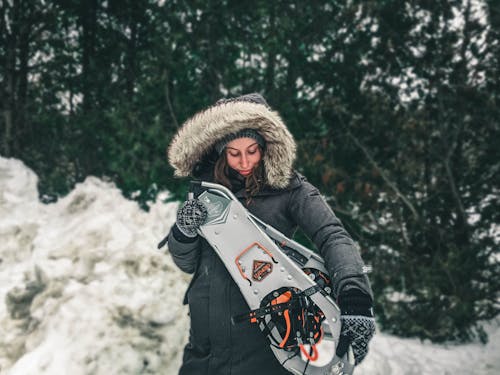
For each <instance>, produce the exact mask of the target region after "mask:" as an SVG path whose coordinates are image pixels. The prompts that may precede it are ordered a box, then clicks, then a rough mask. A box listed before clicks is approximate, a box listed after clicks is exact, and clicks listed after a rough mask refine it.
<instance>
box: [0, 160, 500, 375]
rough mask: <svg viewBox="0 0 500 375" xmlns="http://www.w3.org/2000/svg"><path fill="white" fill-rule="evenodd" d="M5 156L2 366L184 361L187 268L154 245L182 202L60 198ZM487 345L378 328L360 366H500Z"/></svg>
mask: <svg viewBox="0 0 500 375" xmlns="http://www.w3.org/2000/svg"><path fill="white" fill-rule="evenodd" d="M36 182H37V177H36V175H34V173H33V172H32V171H30V170H29V169H28V168H26V167H25V166H24V165H23V164H22V163H21V162H20V161H17V160H14V159H5V158H1V157H0V238H1V241H0V374H6V375H65V374H73V375H79V374H82V375H83V374H95V375H99V374H106V375H108V374H121V375H122V374H123V375H127V374H159V375H174V374H176V373H177V369H178V367H179V365H180V360H181V355H182V348H183V346H184V344H185V342H186V338H187V334H188V330H189V321H188V317H187V309H186V307H185V306H182V297H183V294H184V291H185V289H186V287H187V283H188V281H189V277H188V276H187V275H184V274H182V273H181V272H180V271H179V270H178V269H177V268H176V267H175V265H174V264H173V263H172V261H171V258H170V257H169V256H168V255H166V254H165V253H163V252H159V251H157V250H156V244H157V242H158V241H159V240H160V239H161V238H163V236H164V235H165V233H166V231H167V230H168V228H169V227H170V225H171V224H172V223H173V221H174V220H175V212H176V208H177V204H174V203H169V204H164V203H161V199H159V200H158V202H157V203H156V204H154V205H153V206H152V207H151V210H150V212H148V213H145V212H143V211H141V210H140V209H139V208H138V206H137V205H136V204H135V203H134V202H131V201H128V200H126V199H124V198H123V197H122V196H121V194H120V192H119V190H118V189H116V187H114V186H113V185H112V184H108V183H105V182H102V181H101V180H98V179H96V178H91V177H90V178H88V179H87V180H86V181H85V182H84V183H82V184H79V185H78V186H77V187H76V188H75V189H74V190H73V191H72V192H71V193H70V194H69V195H68V196H67V197H65V198H63V199H61V200H59V201H58V202H57V203H54V204H50V205H44V204H41V203H39V202H38V192H37V189H36ZM489 331H490V343H489V344H488V345H486V346H483V345H480V344H469V345H460V346H452V347H449V348H447V347H445V346H438V345H432V344H422V343H421V342H420V341H418V340H404V339H399V338H396V337H393V336H388V335H385V334H381V333H378V334H377V335H376V336H375V338H374V339H373V341H372V343H371V345H370V347H371V350H370V353H369V355H368V357H367V358H366V359H365V361H364V362H363V363H362V364H361V365H360V366H359V367H358V368H357V369H356V371H355V374H356V375H382V374H383V375H390V374H398V375H400V374H402V375H405V374H406V375H410V374H419V375H422V374H432V375H435V374H453V375H460V374H464V375H465V374H471V373H472V374H480V375H493V374H499V373H500V355H499V354H498V353H500V329H499V328H498V323H492V324H491V327H490V329H489Z"/></svg>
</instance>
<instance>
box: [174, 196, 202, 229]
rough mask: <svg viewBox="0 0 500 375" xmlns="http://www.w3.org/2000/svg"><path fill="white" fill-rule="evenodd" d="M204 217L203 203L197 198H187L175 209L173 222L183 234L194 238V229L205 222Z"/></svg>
mask: <svg viewBox="0 0 500 375" xmlns="http://www.w3.org/2000/svg"><path fill="white" fill-rule="evenodd" d="M206 219H207V209H206V207H205V206H204V205H203V203H201V202H200V201H199V200H197V199H189V200H187V201H186V202H184V203H183V204H182V206H181V207H180V208H179V210H178V211H177V221H176V222H175V224H176V225H177V228H178V229H179V231H180V232H181V233H182V234H183V235H185V236H186V237H189V238H194V237H196V236H197V235H198V233H197V232H196V230H197V229H198V228H199V227H200V226H201V225H203V224H204V223H205V220H206Z"/></svg>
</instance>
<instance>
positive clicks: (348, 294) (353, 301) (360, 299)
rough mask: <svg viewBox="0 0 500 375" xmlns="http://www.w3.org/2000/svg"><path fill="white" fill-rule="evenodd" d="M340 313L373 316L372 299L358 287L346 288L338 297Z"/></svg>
mask: <svg viewBox="0 0 500 375" xmlns="http://www.w3.org/2000/svg"><path fill="white" fill-rule="evenodd" d="M338 304H339V307H340V312H341V314H342V315H363V316H368V317H373V300H372V298H371V297H370V296H369V295H368V294H365V293H363V291H361V290H360V289H358V288H353V289H348V290H346V291H344V292H342V293H341V294H340V295H339V297H338Z"/></svg>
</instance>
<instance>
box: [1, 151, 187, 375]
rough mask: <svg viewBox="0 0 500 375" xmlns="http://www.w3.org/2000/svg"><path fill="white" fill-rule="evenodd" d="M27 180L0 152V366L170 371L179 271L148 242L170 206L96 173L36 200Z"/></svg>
mask: <svg viewBox="0 0 500 375" xmlns="http://www.w3.org/2000/svg"><path fill="white" fill-rule="evenodd" d="M36 182H37V177H36V176H35V175H34V173H33V172H31V171H30V170H29V169H27V168H26V167H25V166H24V165H23V164H22V163H21V162H19V161H17V160H13V159H5V158H0V237H1V239H2V240H1V242H0V373H1V374H4V373H8V374H11V375H18V374H19V375H30V374H33V375H35V374H36V375H40V374H51V375H56V374H69V373H71V374H74V375H78V374H139V373H142V374H148V373H149V374H174V373H176V369H177V368H178V366H179V364H180V359H181V356H180V354H181V352H182V347H183V345H184V343H185V341H186V336H187V332H188V319H187V310H186V308H185V307H184V306H182V297H183V291H184V290H185V287H186V282H187V281H188V280H187V278H186V276H185V275H183V274H182V273H181V272H180V271H179V270H178V269H177V268H176V267H175V265H174V264H173V262H172V261H171V258H170V257H169V256H168V255H165V253H162V252H159V251H158V250H156V244H157V242H158V241H159V240H160V239H161V238H163V236H164V235H165V234H166V231H167V230H168V228H169V226H170V225H171V224H172V223H173V221H174V213H175V211H176V207H177V205H176V204H174V203H170V204H163V203H161V202H159V201H158V203H156V204H155V205H153V206H152V207H151V210H150V212H149V213H145V212H142V211H141V210H140V209H139V208H138V206H137V204H135V203H134V202H131V201H128V200H126V199H124V198H123V197H122V196H121V194H120V191H119V190H118V189H116V188H115V187H114V186H113V185H111V184H107V183H104V182H102V181H100V180H98V179H96V178H88V179H87V180H86V181H85V182H84V183H82V184H80V185H78V186H77V187H76V188H75V189H74V191H73V192H71V194H69V195H68V196H67V197H65V198H64V199H61V200H59V201H58V202H57V203H55V204H51V205H43V204H41V203H39V202H38V192H37V189H36Z"/></svg>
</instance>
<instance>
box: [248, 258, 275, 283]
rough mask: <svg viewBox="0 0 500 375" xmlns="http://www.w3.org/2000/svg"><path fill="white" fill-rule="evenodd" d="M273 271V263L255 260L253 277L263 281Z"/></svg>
mask: <svg viewBox="0 0 500 375" xmlns="http://www.w3.org/2000/svg"><path fill="white" fill-rule="evenodd" d="M271 272H273V264H272V263H270V262H266V261H264V260H254V261H253V271H252V279H254V280H255V281H262V280H264V279H265V278H266V276H268V275H269V274H270V273H271Z"/></svg>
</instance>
